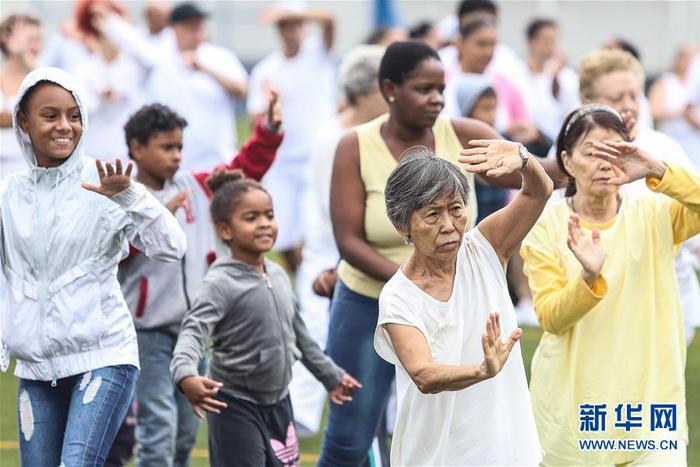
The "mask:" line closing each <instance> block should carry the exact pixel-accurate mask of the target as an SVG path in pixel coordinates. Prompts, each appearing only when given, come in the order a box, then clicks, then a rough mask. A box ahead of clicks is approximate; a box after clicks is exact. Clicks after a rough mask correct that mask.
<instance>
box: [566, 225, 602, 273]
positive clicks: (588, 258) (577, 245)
mask: <svg viewBox="0 0 700 467" xmlns="http://www.w3.org/2000/svg"><path fill="white" fill-rule="evenodd" d="M566 244H567V246H568V247H569V250H571V252H572V253H573V254H574V256H576V259H578V262H579V263H581V266H583V280H585V281H586V283H587V284H588V285H591V284H593V282H594V281H595V280H596V279H597V278H598V276H599V275H600V271H601V269H603V263H604V262H605V252H604V251H603V245H601V243H600V230H598V229H592V230H591V232H590V233H587V232H585V231H584V230H583V229H582V228H581V218H580V217H579V215H578V214H571V216H569V236H568V238H567V239H566Z"/></svg>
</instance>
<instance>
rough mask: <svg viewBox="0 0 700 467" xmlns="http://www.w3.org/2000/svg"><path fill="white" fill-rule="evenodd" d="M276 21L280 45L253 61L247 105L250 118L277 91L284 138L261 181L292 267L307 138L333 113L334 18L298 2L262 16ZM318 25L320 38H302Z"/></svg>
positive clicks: (297, 256) (297, 248) (296, 258)
mask: <svg viewBox="0 0 700 467" xmlns="http://www.w3.org/2000/svg"><path fill="white" fill-rule="evenodd" d="M262 19H263V20H264V21H266V22H268V23H272V24H275V26H276V27H277V32H278V33H279V37H280V40H281V43H282V44H281V45H282V48H281V50H277V51H274V52H272V53H271V54H269V55H267V56H266V57H265V58H263V59H262V60H261V61H260V62H259V63H258V64H256V65H255V67H254V68H253V71H252V72H251V77H250V93H249V95H248V102H247V108H248V113H249V114H250V116H251V118H256V116H258V115H260V114H261V113H263V112H264V111H265V108H266V107H265V105H266V104H265V97H264V96H265V92H266V90H267V89H269V88H272V89H276V90H278V91H279V92H280V95H281V99H282V113H283V116H284V122H285V129H284V131H285V137H284V141H283V142H282V146H281V147H280V149H279V152H278V154H277V158H276V160H275V163H274V164H273V165H272V168H271V169H270V171H269V172H268V173H267V175H266V176H265V178H264V179H263V185H264V186H265V187H266V189H267V190H268V191H269V192H270V193H271V196H272V199H273V200H274V202H275V212H276V213H277V222H278V224H279V238H278V239H277V242H276V249H277V250H278V251H280V252H282V253H283V254H284V256H285V259H286V260H287V263H288V265H289V266H290V268H291V269H292V271H296V269H297V268H298V267H299V264H300V263H301V242H302V236H303V232H302V223H301V222H299V219H301V218H302V216H303V213H304V211H305V209H306V208H305V206H304V203H303V201H304V193H305V191H306V189H307V186H308V181H307V180H306V174H307V167H308V162H309V157H310V154H311V142H312V139H313V136H314V135H315V134H316V132H317V131H318V128H319V127H320V126H321V125H322V124H323V123H324V122H326V121H328V119H329V118H331V117H332V116H333V115H334V114H335V113H336V84H335V79H336V75H335V63H334V61H333V57H332V55H331V51H332V49H333V44H334V42H335V19H334V17H333V15H332V14H331V13H330V12H328V11H325V10H311V9H307V8H306V7H305V5H304V4H302V3H299V2H282V3H281V4H279V5H278V6H276V7H274V8H272V9H270V10H268V11H267V12H266V13H265V14H264V15H263V17H262ZM308 22H316V23H318V24H319V25H320V26H321V29H322V38H321V40H319V39H318V38H317V37H315V36H311V37H307V36H306V23H308Z"/></svg>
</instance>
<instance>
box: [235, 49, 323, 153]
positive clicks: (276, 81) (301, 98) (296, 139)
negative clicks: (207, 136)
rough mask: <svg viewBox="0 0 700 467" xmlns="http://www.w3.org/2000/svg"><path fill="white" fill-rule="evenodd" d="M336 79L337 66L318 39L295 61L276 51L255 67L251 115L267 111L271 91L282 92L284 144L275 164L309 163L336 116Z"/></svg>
mask: <svg viewBox="0 0 700 467" xmlns="http://www.w3.org/2000/svg"><path fill="white" fill-rule="evenodd" d="M335 78H336V75H335V62H334V60H333V58H332V56H331V55H330V53H329V51H328V50H326V48H325V46H324V44H323V43H322V42H321V41H319V40H318V38H315V37H310V38H308V39H306V40H305V41H304V43H303V44H302V46H301V49H300V50H299V53H297V54H296V55H295V56H294V57H291V58H287V57H285V56H284V54H283V53H282V52H280V51H275V52H272V53H271V54H269V55H268V56H267V57H265V58H264V59H262V61H260V62H259V63H258V64H257V65H255V67H254V68H253V71H252V72H251V75H250V84H249V86H248V102H247V107H248V113H249V114H259V113H263V112H265V111H266V110H267V98H266V94H265V91H266V89H267V88H269V87H272V88H275V89H277V90H279V92H280V99H281V104H282V117H283V120H284V123H283V125H284V140H283V141H282V145H281V146H280V148H279V149H278V150H277V157H276V159H275V164H277V165H279V164H283V163H285V162H306V161H308V159H309V153H310V151H311V142H312V140H313V137H314V136H315V134H316V132H317V131H318V128H319V127H320V126H321V125H322V124H323V123H325V122H327V121H328V120H329V119H330V118H332V117H333V116H334V115H335V112H336V82H335Z"/></svg>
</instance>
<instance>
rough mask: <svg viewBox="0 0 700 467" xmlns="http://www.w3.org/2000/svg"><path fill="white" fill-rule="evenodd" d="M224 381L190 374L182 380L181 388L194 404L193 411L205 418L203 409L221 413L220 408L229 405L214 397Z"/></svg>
mask: <svg viewBox="0 0 700 467" xmlns="http://www.w3.org/2000/svg"><path fill="white" fill-rule="evenodd" d="M223 385H224V384H223V383H219V382H217V381H213V380H211V379H209V378H205V377H204V376H188V377H187V378H184V379H183V380H182V381H180V389H182V392H184V393H185V396H187V400H188V401H190V404H191V405H192V411H193V412H194V414H195V415H196V416H197V417H198V418H200V419H202V420H203V419H204V413H202V409H204V410H205V411H207V412H209V413H213V414H220V413H221V411H220V410H219V409H225V408H226V407H228V405H227V404H226V402H221V401H220V400H217V399H214V396H215V395H216V393H218V392H219V389H221V387H222V386H223Z"/></svg>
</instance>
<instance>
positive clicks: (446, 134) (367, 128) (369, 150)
mask: <svg viewBox="0 0 700 467" xmlns="http://www.w3.org/2000/svg"><path fill="white" fill-rule="evenodd" d="M388 118H389V115H388V114H384V115H382V116H380V117H377V118H375V119H374V120H372V121H370V122H367V123H364V124H362V125H359V126H358V127H356V128H355V132H356V133H357V139H358V143H359V148H360V177H361V178H362V183H363V184H364V186H365V218H364V229H365V238H366V239H367V243H369V244H370V245H371V246H372V247H373V248H374V249H375V250H377V251H378V252H379V254H381V255H382V256H384V257H385V258H387V259H389V260H390V261H393V262H394V263H396V264H402V263H403V262H405V261H406V260H407V259H408V257H409V256H410V254H411V252H412V251H413V247H412V246H410V245H406V244H405V243H404V239H403V238H402V237H401V236H400V235H399V234H398V233H397V232H396V229H394V226H393V225H392V224H391V222H390V221H389V218H388V217H387V215H386V205H385V204H384V187H385V186H386V182H387V180H388V179H389V175H390V174H391V171H392V170H394V167H396V164H397V161H396V159H395V158H394V156H393V155H392V154H391V151H389V148H388V147H387V145H386V143H385V142H384V139H382V135H381V133H380V130H381V127H382V124H383V123H384V122H386V121H387V119H388ZM432 130H433V137H434V140H435V154H437V155H438V156H440V157H443V158H445V159H446V160H448V161H450V162H452V163H454V164H455V165H457V164H459V163H458V162H457V157H458V156H459V152H460V151H461V150H462V149H463V146H462V144H461V143H460V142H459V138H457V134H456V133H455V131H454V128H453V127H452V122H451V121H450V119H449V118H446V117H438V119H437V120H436V121H435V124H434V125H433V128H432ZM465 174H466V175H467V178H468V180H469V187H470V193H469V203H468V204H469V208H470V211H469V216H470V224H469V226H468V227H469V228H471V227H473V226H474V225H475V223H476V215H477V212H476V195H475V193H474V176H473V175H472V174H469V173H466V172H465ZM338 276H339V277H340V278H341V279H342V280H343V282H345V285H347V286H348V288H349V289H350V290H352V291H354V292H356V293H358V294H360V295H364V296H367V297H371V298H379V292H381V290H382V287H384V282H383V281H379V280H377V279H374V278H373V277H370V276H369V275H367V274H365V273H364V272H362V271H360V270H359V269H357V268H356V267H354V266H352V265H351V264H349V263H348V262H347V261H345V260H342V261H341V262H340V265H339V266H338Z"/></svg>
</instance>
